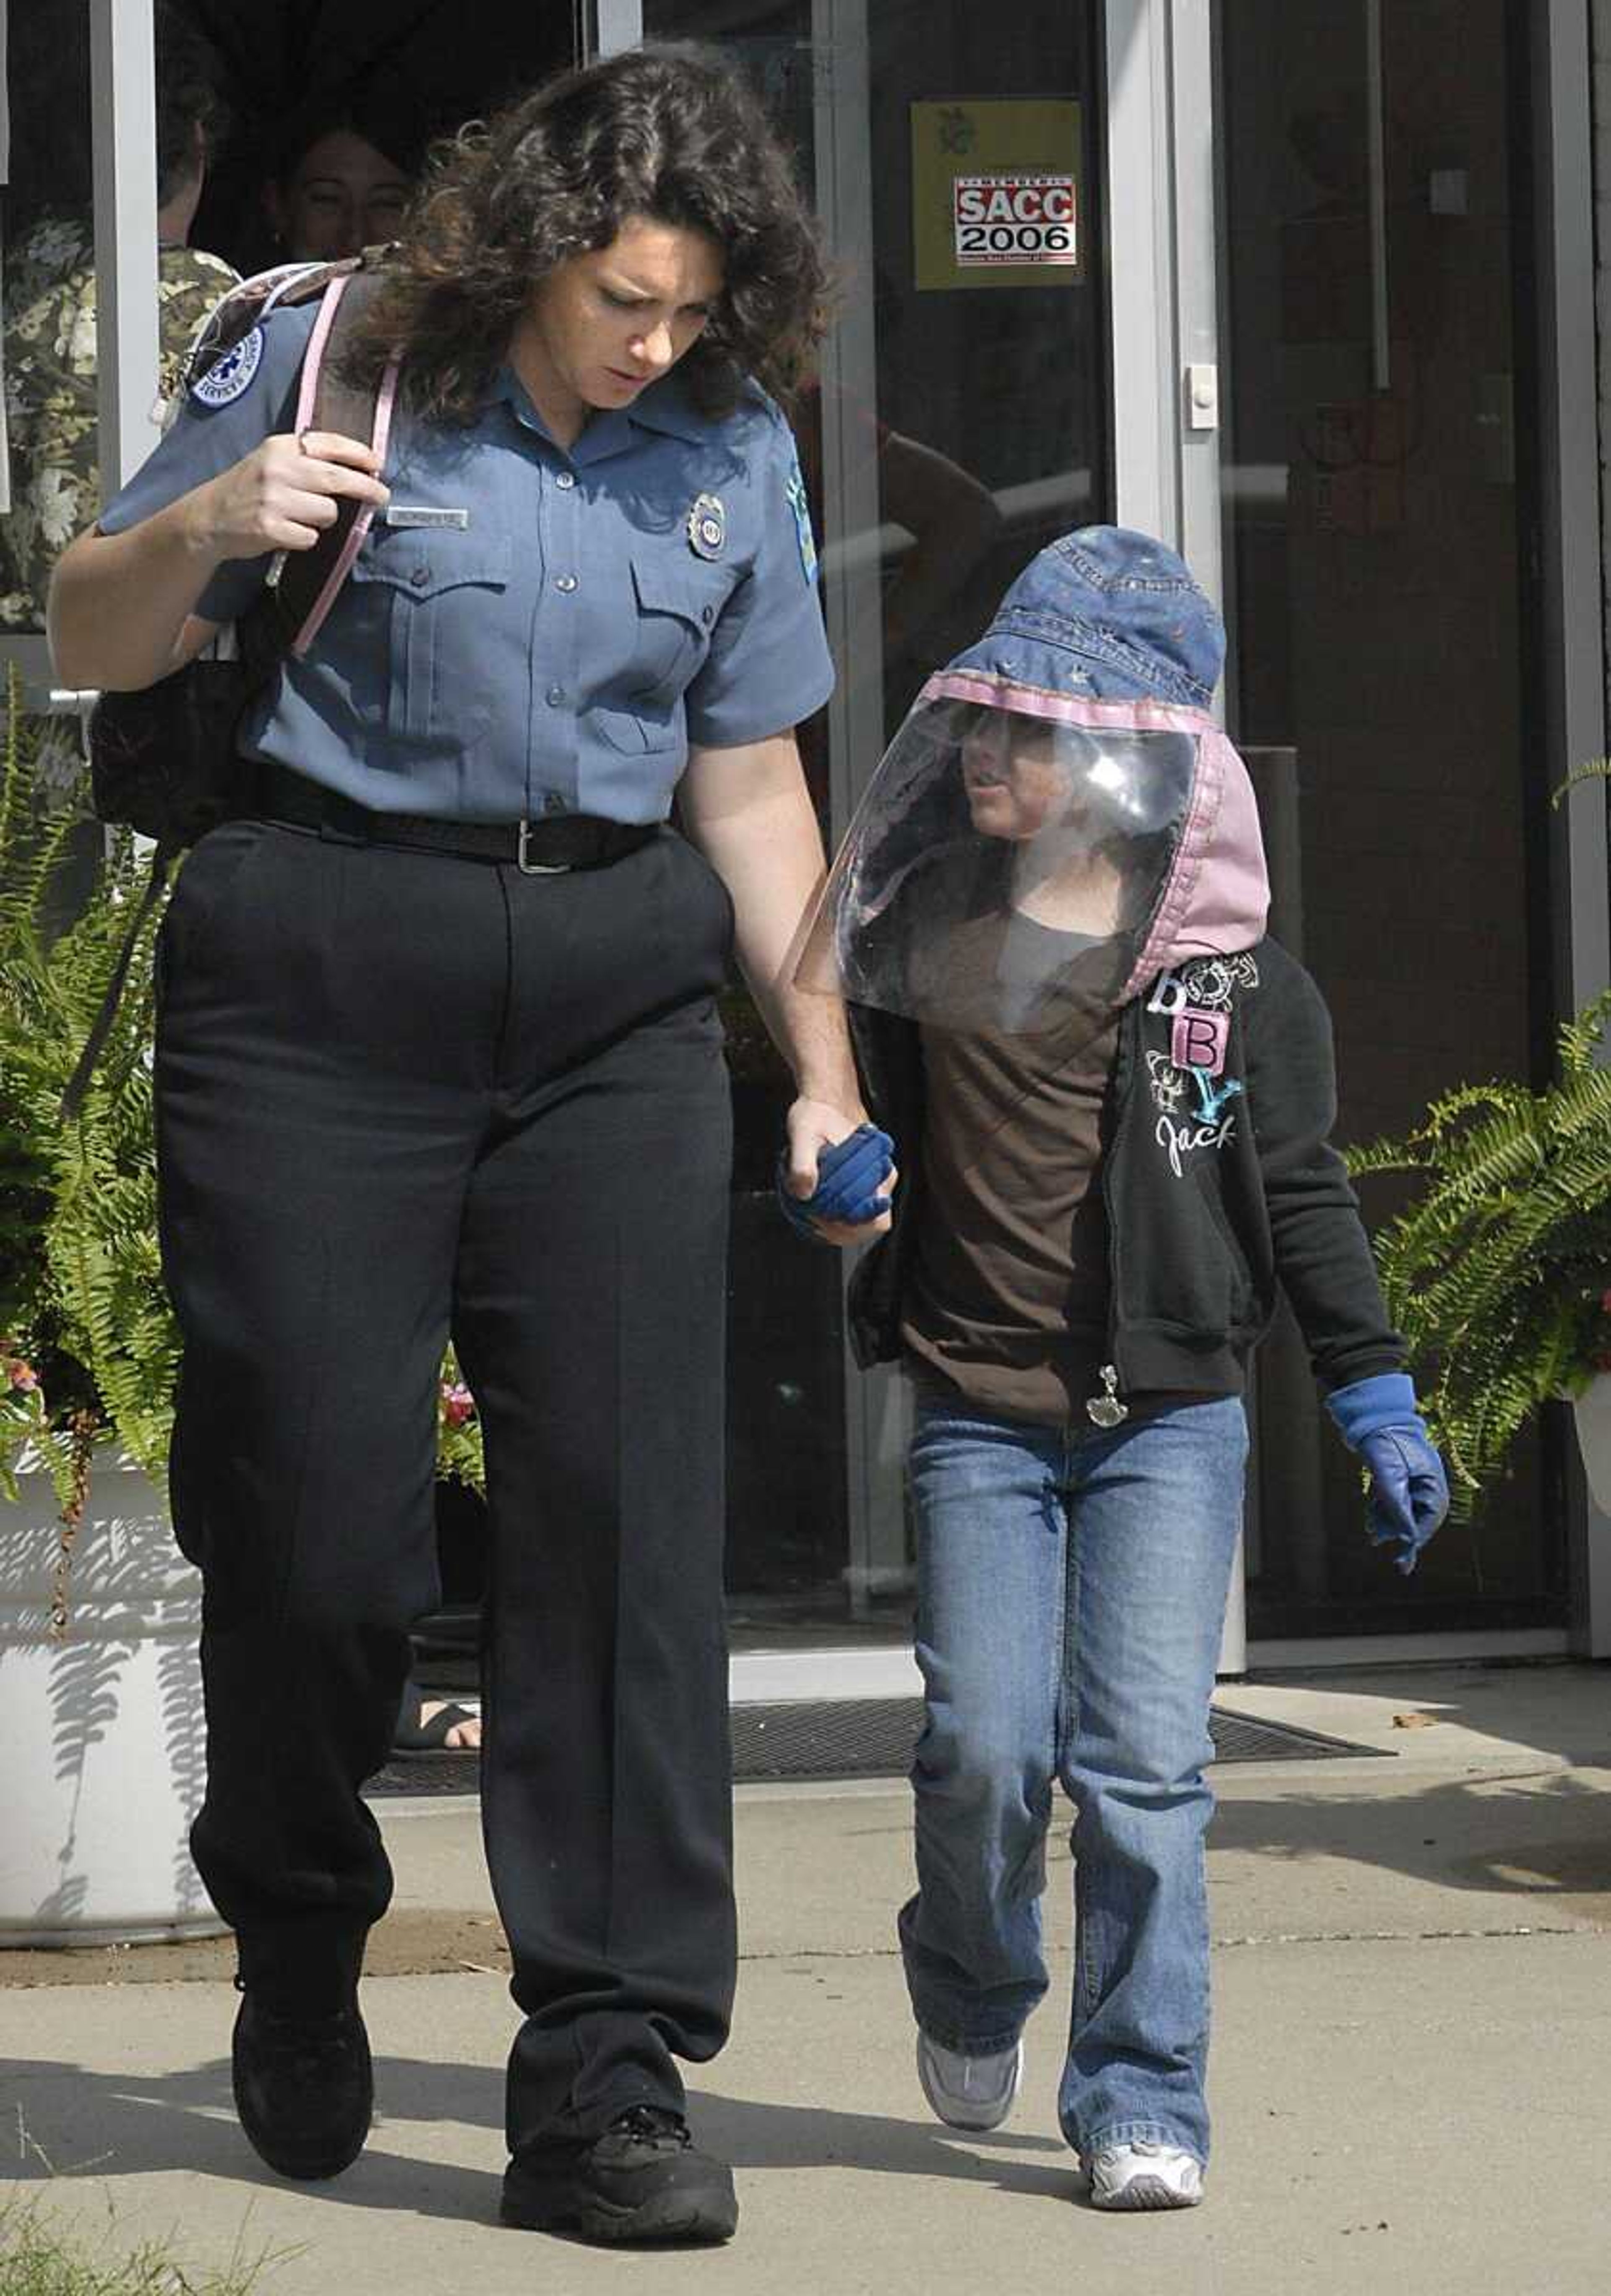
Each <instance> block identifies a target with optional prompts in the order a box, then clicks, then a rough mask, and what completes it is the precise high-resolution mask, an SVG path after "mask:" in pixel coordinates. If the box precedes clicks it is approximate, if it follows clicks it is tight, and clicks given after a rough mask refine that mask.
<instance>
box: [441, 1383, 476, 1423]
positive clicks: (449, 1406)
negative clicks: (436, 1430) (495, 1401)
mask: <svg viewBox="0 0 1611 2296" xmlns="http://www.w3.org/2000/svg"><path fill="white" fill-rule="evenodd" d="M474 1416H475V1398H474V1396H473V1395H472V1394H471V1392H470V1390H469V1389H468V1388H467V1387H464V1386H462V1385H459V1384H456V1383H455V1382H450V1381H448V1380H444V1381H443V1382H442V1417H443V1418H444V1419H445V1420H446V1421H447V1422H448V1426H449V1427H463V1426H464V1423H465V1422H466V1421H467V1420H471V1419H473V1418H474Z"/></svg>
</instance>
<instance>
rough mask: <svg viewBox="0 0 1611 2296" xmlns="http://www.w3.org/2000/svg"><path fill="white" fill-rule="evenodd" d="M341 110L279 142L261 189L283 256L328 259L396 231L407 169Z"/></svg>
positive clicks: (373, 130)
mask: <svg viewBox="0 0 1611 2296" xmlns="http://www.w3.org/2000/svg"><path fill="white" fill-rule="evenodd" d="M377 134H378V135H382V137H384V135H385V131H384V130H382V129H379V128H377V127H375V124H374V121H373V120H369V121H366V123H365V125H364V127H359V126H358V123H357V122H356V120H355V119H353V118H352V117H351V116H350V115H349V113H347V112H345V111H337V112H335V113H333V114H332V115H330V116H328V117H325V118H323V119H317V120H316V121H315V122H314V123H313V124H312V125H311V126H305V127H303V128H302V129H301V131H300V133H299V134H297V135H295V136H294V138H293V139H292V141H290V142H289V143H286V144H284V146H283V147H282V149H281V152H280V153H279V156H278V159H277V160H276V162H275V168H274V172H273V173H272V175H271V176H270V177H269V179H268V181H267V184H265V186H264V189H263V211H264V215H265V217H266V219H267V225H268V228H269V232H270V234H271V235H272V238H273V241H274V245H275V251H276V254H277V255H278V256H279V257H280V258H282V259H291V260H295V261H305V262H315V263H331V262H335V261H338V260H339V259H340V258H341V257H342V256H344V255H356V254H357V253H358V250H359V248H361V247H383V246H385V245H387V244H388V243H389V242H390V241H392V240H394V239H395V238H396V237H397V235H398V233H399V230H400V229H401V226H402V221H403V216H404V212H405V210H406V209H407V205H408V201H409V198H410V195H411V193H412V192H413V188H414V185H413V181H412V170H411V169H410V168H407V167H405V166H404V165H403V164H402V161H401V160H400V158H399V156H398V155H396V154H394V153H393V152H390V151H384V150H382V148H381V145H380V144H379V143H376V142H375V141H374V136H375V135H377Z"/></svg>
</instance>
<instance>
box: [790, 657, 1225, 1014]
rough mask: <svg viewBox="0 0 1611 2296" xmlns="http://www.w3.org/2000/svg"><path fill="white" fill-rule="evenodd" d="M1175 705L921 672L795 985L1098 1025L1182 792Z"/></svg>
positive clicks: (878, 1000)
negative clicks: (919, 690) (920, 687)
mask: <svg viewBox="0 0 1611 2296" xmlns="http://www.w3.org/2000/svg"><path fill="white" fill-rule="evenodd" d="M985 696H988V697H989V698H988V699H987V698H983V697H985ZM1180 715H1181V713H1179V712H1178V711H1175V712H1168V711H1163V712H1161V711H1158V710H1156V709H1153V708H1152V707H1150V706H1149V705H1138V706H1136V707H1134V708H1132V707H1131V706H1130V705H1128V704H1124V703H1091V702H1080V701H1071V700H1068V699H1066V698H1064V696H1061V695H1057V694H1047V693H1039V692H1038V691H1036V690H1035V689H1030V688H1021V687H1014V686H1009V685H1005V684H1003V685H995V686H992V685H991V682H990V681H984V680H981V679H979V678H977V677H973V676H970V677H961V676H941V677H937V678H932V679H931V680H930V681H929V684H928V685H926V686H925V689H924V692H923V694H922V696H921V697H920V698H919V700H918V701H917V703H916V707H915V708H914V709H913V710H912V712H911V714H910V716H909V717H908V718H907V720H906V723H905V724H904V725H903V726H901V728H900V732H899V733H898V734H896V736H895V739H894V741H893V742H892V743H891V744H890V747H889V750H888V751H887V752H886V754H885V757H884V762H883V764H882V765H881V766H880V767H879V769H878V771H877V773H876V774H875V776H874V778H873V781H872V783H870V785H869V787H868V789H867V794H866V796H865V798H864V799H863V800H862V802H861V805H860V807H859V809H858V811H857V814H856V817H855V819H854V821H853V822H852V823H851V828H850V832H849V833H848V835H847V836H846V838H845V841H844V844H843V846H842V848H841V850H840V853H839V856H838V858H837V860H836V861H835V862H834V868H833V871H832V873H831V875H830V876H829V879H828V882H827V885H826V889H825V891H824V894H823V898H822V901H821V904H820V906H819V907H818V914H817V916H816V918H815V920H814V922H813V925H812V930H811V932H810V937H809V939H808V941H807V945H806V950H805V954H804V955H803V957H802V959H801V964H800V966H799V968H798V971H797V973H796V979H797V980H798V982H799V984H800V986H801V987H802V988H816V989H821V990H826V991H828V992H830V993H834V994H837V995H840V996H845V997H847V998H850V999H851V1000H853V1001H854V1002H856V1003H858V1004H862V1005H874V1006H875V1007H877V1008H878V1009H879V1010H881V1011H884V1012H888V1013H900V1014H901V1015H902V1016H903V1017H905V1018H906V1019H908V1020H913V1021H921V1022H923V1023H924V1024H925V1025H926V1026H928V1027H932V1028H938V1029H958V1030H968V1031H988V1032H999V1033H1004V1034H1007V1035H1026V1036H1028V1035H1041V1034H1044V1033H1046V1032H1048V1031H1056V1032H1058V1034H1059V1036H1060V1037H1061V1036H1064V1035H1067V1034H1068V1033H1069V1032H1070V1031H1071V1030H1072V1031H1073V1032H1075V1033H1076V1034H1081V1033H1092V1034H1094V1033H1095V1032H1096V1030H1097V1029H1098V1028H1100V1027H1103V1026H1106V1021H1107V1020H1108V1018H1109V1016H1110V1015H1111V1013H1112V1012H1113V1010H1114V1006H1115V1005H1117V1004H1118V1002H1119V1001H1120V999H1121V996H1122V992H1123V990H1124V987H1125V984H1126V983H1127V982H1128V981H1129V980H1130V976H1131V974H1132V972H1133V971H1134V969H1135V965H1136V962H1137V959H1138V955H1139V954H1140V951H1141V949H1142V947H1144V945H1145V943H1146V940H1147V932H1148V929H1149V927H1150V925H1151V922H1152V920H1153V918H1154V916H1155V913H1156V911H1157V908H1158V905H1159V901H1160V899H1161V898H1162V895H1163V889H1164V886H1165V884H1166V882H1167V881H1168V878H1169V873H1170V870H1171V865H1172V863H1173V860H1174V856H1175V849H1176V846H1177V843H1178V841H1179V836H1180V832H1181V828H1182V825H1183V824H1184V822H1185V820H1186V817H1187V813H1188V807H1189V805H1190V801H1191V794H1192V783H1193V775H1194V772H1195V769H1196V757H1197V747H1198V739H1199V736H1198V735H1197V734H1196V733H1195V732H1191V731H1184V730H1180V729H1179V725H1178V722H1177V723H1175V724H1171V723H1170V722H1168V721H1169V720H1170V719H1171V718H1173V719H1175V720H1177V721H1178V720H1179V717H1180ZM1160 717H1161V718H1162V719H1163V721H1164V722H1163V723H1151V722H1148V721H1149V719H1157V718H1160Z"/></svg>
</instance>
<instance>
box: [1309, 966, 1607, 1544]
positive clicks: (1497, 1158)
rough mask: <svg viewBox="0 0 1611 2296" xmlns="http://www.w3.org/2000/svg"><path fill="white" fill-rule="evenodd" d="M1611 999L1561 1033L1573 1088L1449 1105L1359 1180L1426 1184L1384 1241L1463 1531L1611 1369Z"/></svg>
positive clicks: (1357, 1170)
mask: <svg viewBox="0 0 1611 2296" xmlns="http://www.w3.org/2000/svg"><path fill="white" fill-rule="evenodd" d="M1608 1023H1611V990H1607V991H1606V992H1604V993H1603V994H1602V995H1600V996H1597V997H1595V998H1594V999H1593V1000H1592V1001H1591V1002H1590V1004H1589V1005H1586V1006H1585V1007H1584V1009H1583V1010H1582V1012H1581V1013H1578V1014H1577V1015H1576V1016H1575V1017H1574V1019H1573V1020H1571V1021H1566V1023H1564V1024H1563V1026H1562V1027H1561V1029H1559V1031H1558V1038H1557V1051H1558V1081H1557V1082H1556V1083H1555V1084H1553V1085H1552V1086H1550V1087H1549V1088H1548V1089H1546V1090H1545V1091H1543V1092H1540V1093H1533V1092H1530V1091H1529V1090H1528V1089H1527V1087H1525V1085H1523V1084H1520V1083H1517V1082H1515V1081H1513V1080H1508V1079H1500V1080H1497V1081H1495V1082H1492V1083H1489V1084H1480V1085H1468V1086H1465V1087H1461V1088H1460V1089H1459V1091H1457V1092H1453V1093H1450V1094H1448V1095H1444V1097H1443V1098H1442V1099H1440V1100H1438V1101H1436V1102H1434V1103H1433V1104H1432V1106H1431V1107H1430V1108H1429V1109H1428V1111H1427V1112H1426V1119H1425V1121H1424V1122H1423V1123H1422V1124H1420V1125H1419V1126H1418V1127H1417V1128H1416V1129H1415V1130H1414V1131H1412V1132H1410V1133H1409V1134H1407V1135H1406V1136H1404V1137H1403V1138H1401V1139H1398V1140H1378V1141H1374V1142H1372V1143H1370V1144H1368V1145H1367V1146H1364V1147H1361V1148H1359V1149H1356V1150H1354V1151H1352V1152H1351V1154H1350V1156H1349V1159H1348V1162H1349V1167H1350V1169H1351V1171H1352V1173H1353V1174H1354V1176H1355V1177H1360V1178H1362V1177H1366V1176H1368V1175H1369V1174H1373V1173H1382V1172H1399V1173H1412V1174H1416V1175H1418V1176H1419V1177H1421V1179H1422V1180H1423V1182H1424V1184H1425V1185H1424V1187H1423V1191H1422V1193H1421V1194H1420V1195H1419V1197H1418V1200H1417V1201H1415V1202H1414V1203H1413V1204H1412V1205H1410V1208H1409V1209H1408V1210H1405V1211H1403V1212H1402V1213H1401V1214H1400V1215H1399V1216H1398V1218H1395V1219H1393V1220H1392V1221H1391V1222H1389V1224H1388V1225H1387V1226H1385V1228H1384V1229H1383V1230H1382V1232H1381V1233H1380V1234H1379V1235H1378V1236H1377V1262H1378V1265H1379V1267H1380V1269H1381V1275H1382V1289H1383V1292H1384V1294H1385V1299H1386V1301H1387V1307H1388V1311H1389V1313H1390V1314H1391V1315H1392V1316H1393V1319H1394V1321H1395V1322H1396V1323H1397V1324H1398V1325H1399V1327H1400V1328H1401V1331H1402V1332H1403V1334H1404V1337H1405V1340H1406V1341H1407V1343H1408V1345H1409V1348H1410V1357H1411V1359H1412V1361H1413V1362H1414V1364H1415V1365H1416V1368H1417V1371H1418V1375H1419V1382H1420V1387H1421V1394H1422V1398H1423V1402H1424V1405H1425V1407H1426V1417H1427V1420H1428V1422H1429V1423H1430V1425H1431V1428H1432V1431H1433V1434H1434V1438H1435V1439H1436V1440H1437V1442H1438V1444H1439V1447H1440V1448H1441V1449H1442V1450H1443V1453H1444V1456H1445V1457H1446V1459H1447V1461H1448V1464H1449V1467H1450V1470H1451V1485H1452V1489H1453V1496H1454V1512H1455V1513H1456V1515H1457V1516H1467V1515H1469V1514H1470V1513H1471V1511H1472V1509H1473V1507H1474V1506H1475V1502H1476V1499H1477V1497H1478V1496H1479V1494H1480V1492H1481V1491H1482V1490H1483V1488H1484V1487H1485V1486H1486V1485H1487V1484H1489V1483H1490V1482H1492V1480H1494V1479H1495V1478H1496V1477H1497V1476H1498V1475H1499V1474H1500V1472H1501V1471H1502V1469H1503V1466H1504V1464H1505V1461H1506V1458H1507V1456H1508V1453H1509V1450H1510V1447H1511V1446H1512V1444H1513V1443H1514V1442H1515V1440H1516V1436H1517V1435H1518V1434H1519V1432H1520V1431H1521V1429H1522V1428H1523V1427H1524V1426H1525V1424H1526V1423H1527V1422H1528V1420H1529V1419H1531V1418H1532V1416H1533V1414H1534V1413H1535V1412H1536V1411H1537V1410H1538V1409H1539V1407H1540V1406H1541V1404H1543V1403H1546V1402H1548V1401H1549V1399H1550V1398H1553V1397H1556V1396H1558V1395H1562V1394H1571V1393H1574V1392H1576V1391H1577V1390H1580V1389H1581V1388H1582V1386H1584V1385H1585V1384H1586V1383H1587V1382H1588V1380H1589V1378H1590V1376H1591V1374H1592V1373H1593V1371H1594V1369H1595V1368H1596V1366H1597V1364H1598V1361H1599V1357H1601V1356H1602V1355H1611V1309H1608V1308H1607V1298H1608V1297H1611V1292H1608V1287H1611V1068H1607V1067H1605V1066H1602V1065H1599V1062H1598V1056H1599V1054H1600V1053H1601V1052H1602V1049H1603V1047H1604V1043H1605V1037H1606V1030H1607V1024H1608Z"/></svg>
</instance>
